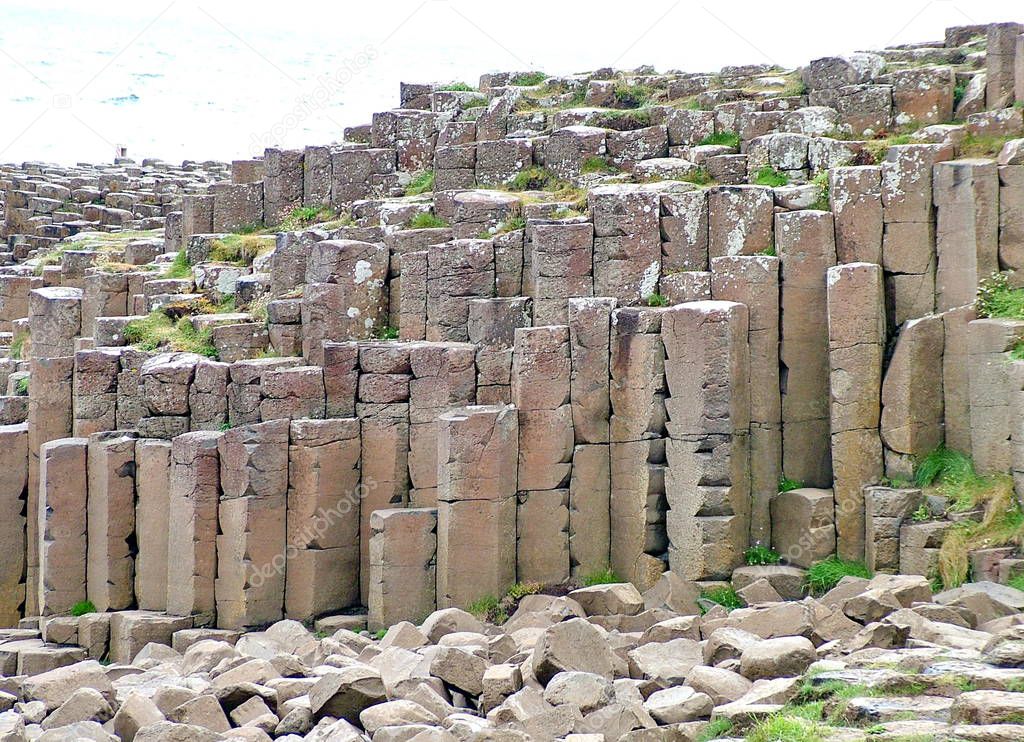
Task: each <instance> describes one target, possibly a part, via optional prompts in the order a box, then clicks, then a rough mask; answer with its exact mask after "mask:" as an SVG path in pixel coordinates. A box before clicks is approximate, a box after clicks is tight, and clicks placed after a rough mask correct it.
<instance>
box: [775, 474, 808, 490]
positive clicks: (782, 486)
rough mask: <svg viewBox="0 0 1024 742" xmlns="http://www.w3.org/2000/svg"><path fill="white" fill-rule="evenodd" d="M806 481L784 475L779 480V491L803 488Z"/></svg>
mask: <svg viewBox="0 0 1024 742" xmlns="http://www.w3.org/2000/svg"><path fill="white" fill-rule="evenodd" d="M803 486H804V483H803V482H801V481H800V480H798V479H790V478H789V477H783V478H782V479H780V480H779V492H790V491H792V490H798V489H801V488H802V487H803Z"/></svg>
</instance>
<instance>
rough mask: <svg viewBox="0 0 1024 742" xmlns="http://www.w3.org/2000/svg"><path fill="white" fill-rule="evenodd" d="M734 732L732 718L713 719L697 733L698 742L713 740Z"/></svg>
mask: <svg viewBox="0 0 1024 742" xmlns="http://www.w3.org/2000/svg"><path fill="white" fill-rule="evenodd" d="M730 732H732V719H712V720H711V722H710V723H709V724H708V725H707V726H706V727H704V729H702V730H701V733H700V734H698V735H697V742H711V741H712V740H715V739H718V738H719V737H725V736H727V735H729V733H730Z"/></svg>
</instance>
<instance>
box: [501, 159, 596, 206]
mask: <svg viewBox="0 0 1024 742" xmlns="http://www.w3.org/2000/svg"><path fill="white" fill-rule="evenodd" d="M505 189H506V190H509V191H513V192H521V191H547V192H548V193H551V194H553V195H554V197H555V199H556V200H558V201H581V200H583V199H585V198H586V191H583V190H582V189H580V188H577V187H575V186H574V185H572V184H571V183H568V182H566V181H564V180H562V179H560V178H558V177H557V176H556V175H555V174H554V173H552V172H551V171H550V170H548V169H547V168H543V167H536V166H534V167H529V168H526V169H525V170H522V171H520V172H518V173H516V176H515V177H514V178H513V179H512V180H511V181H509V182H508V183H507V184H506V185H505Z"/></svg>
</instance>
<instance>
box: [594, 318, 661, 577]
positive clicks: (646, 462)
mask: <svg viewBox="0 0 1024 742" xmlns="http://www.w3.org/2000/svg"><path fill="white" fill-rule="evenodd" d="M664 311H665V310H661V309H647V308H642V307H623V308H621V309H616V310H615V311H614V312H613V313H612V329H611V377H610V384H609V387H610V388H609V397H610V400H611V412H612V414H611V420H610V421H609V445H608V449H609V458H610V473H611V477H610V480H611V495H610V503H611V507H610V516H609V517H610V526H609V542H610V543H609V561H610V563H611V568H612V570H613V571H614V572H615V573H616V574H617V575H619V576H620V577H621V578H622V579H624V580H629V581H630V582H633V583H634V584H635V585H637V587H639V588H641V589H646V588H648V587H650V586H652V585H653V584H654V583H655V582H657V580H658V578H659V576H660V575H661V573H662V572H663V571H664V570H665V563H664V560H663V556H664V555H665V554H666V552H667V549H668V537H667V535H666V533H665V510H666V509H667V506H666V504H665V349H664V344H663V343H662V339H661V334H660V333H661V317H662V314H664Z"/></svg>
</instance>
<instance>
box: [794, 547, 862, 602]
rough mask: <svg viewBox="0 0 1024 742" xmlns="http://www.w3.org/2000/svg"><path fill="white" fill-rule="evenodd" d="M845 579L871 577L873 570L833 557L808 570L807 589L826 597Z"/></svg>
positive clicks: (858, 563)
mask: <svg viewBox="0 0 1024 742" xmlns="http://www.w3.org/2000/svg"><path fill="white" fill-rule="evenodd" d="M844 577H865V578H869V577H871V570H869V569H868V568H867V567H866V566H864V565H863V564H861V563H860V562H853V561H847V560H845V559H840V558H839V557H838V556H835V555H832V556H830V557H827V558H826V559H822V560H821V561H820V562H815V563H814V564H812V565H811V566H810V567H809V568H808V570H807V576H806V580H807V588H808V590H810V592H811V594H812V595H824V594H825V593H827V592H828V591H829V590H831V589H832V588H834V587H835V586H836V585H838V584H839V581H840V580H842V579H843V578H844Z"/></svg>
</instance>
